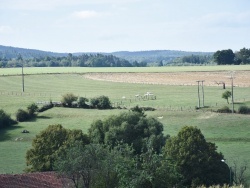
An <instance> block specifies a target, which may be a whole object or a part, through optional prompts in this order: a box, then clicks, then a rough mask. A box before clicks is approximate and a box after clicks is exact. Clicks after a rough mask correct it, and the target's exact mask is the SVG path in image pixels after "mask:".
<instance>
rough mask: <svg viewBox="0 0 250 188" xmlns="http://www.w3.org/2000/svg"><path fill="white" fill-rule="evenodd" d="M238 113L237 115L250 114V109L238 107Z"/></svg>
mask: <svg viewBox="0 0 250 188" xmlns="http://www.w3.org/2000/svg"><path fill="white" fill-rule="evenodd" d="M238 112H239V114H250V108H249V107H247V106H240V107H239V109H238Z"/></svg>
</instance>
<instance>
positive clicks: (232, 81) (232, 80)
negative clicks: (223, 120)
mask: <svg viewBox="0 0 250 188" xmlns="http://www.w3.org/2000/svg"><path fill="white" fill-rule="evenodd" d="M234 73H235V72H234V71H231V72H230V74H231V75H230V79H231V84H232V91H231V92H232V95H231V96H232V114H233V113H234Z"/></svg>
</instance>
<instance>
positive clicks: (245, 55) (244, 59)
mask: <svg viewBox="0 0 250 188" xmlns="http://www.w3.org/2000/svg"><path fill="white" fill-rule="evenodd" d="M235 56H236V59H237V60H238V61H239V62H238V63H237V64H240V63H241V64H250V49H247V48H242V49H240V51H239V52H236V53H235Z"/></svg>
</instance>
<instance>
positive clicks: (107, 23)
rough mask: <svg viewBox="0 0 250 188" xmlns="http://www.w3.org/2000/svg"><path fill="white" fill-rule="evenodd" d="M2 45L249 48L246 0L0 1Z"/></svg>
mask: <svg viewBox="0 0 250 188" xmlns="http://www.w3.org/2000/svg"><path fill="white" fill-rule="evenodd" d="M0 45H4V46H13V47H21V48H29V49H38V50H43V51H52V52H67V53H73V52H115V51H145V50H181V51H200V52H215V51H217V50H223V49H232V50H233V51H239V50H240V49H242V48H243V47H245V48H250V0H0Z"/></svg>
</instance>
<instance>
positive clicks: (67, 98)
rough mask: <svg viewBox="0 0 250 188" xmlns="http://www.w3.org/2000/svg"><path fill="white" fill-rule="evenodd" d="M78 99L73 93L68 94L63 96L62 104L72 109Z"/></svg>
mask: <svg viewBox="0 0 250 188" xmlns="http://www.w3.org/2000/svg"><path fill="white" fill-rule="evenodd" d="M77 99H78V97H77V96H75V95H74V94H73V93H66V94H64V95H63V96H62V100H61V102H62V104H63V106H67V107H72V104H73V102H75V101H77Z"/></svg>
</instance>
